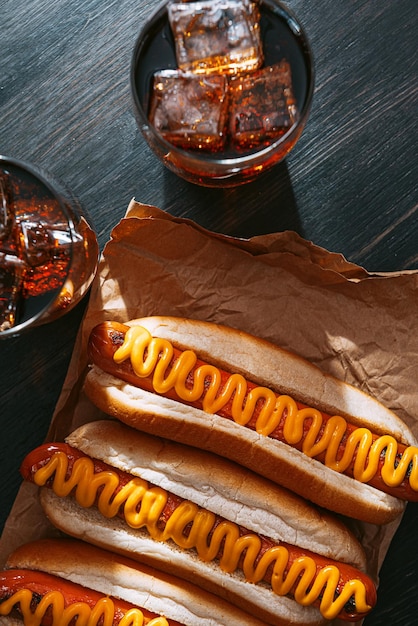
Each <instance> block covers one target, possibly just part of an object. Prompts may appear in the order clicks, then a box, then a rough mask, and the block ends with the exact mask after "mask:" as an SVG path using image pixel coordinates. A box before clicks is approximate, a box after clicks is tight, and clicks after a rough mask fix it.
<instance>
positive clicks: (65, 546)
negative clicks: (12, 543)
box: [0, 539, 264, 626]
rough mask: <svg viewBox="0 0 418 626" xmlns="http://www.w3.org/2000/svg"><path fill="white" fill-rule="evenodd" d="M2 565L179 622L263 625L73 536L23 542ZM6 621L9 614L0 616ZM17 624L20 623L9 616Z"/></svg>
mask: <svg viewBox="0 0 418 626" xmlns="http://www.w3.org/2000/svg"><path fill="white" fill-rule="evenodd" d="M6 568H8V569H11V568H18V569H26V570H35V571H40V572H45V573H48V574H52V575H54V576H57V577H59V578H62V579H64V580H66V581H71V582H73V583H77V584H79V585H82V586H83V587H85V588H86V589H93V590H95V591H98V592H100V593H103V594H104V595H108V596H112V597H115V598H119V599H121V600H125V601H127V602H129V603H131V604H133V605H135V606H137V607H139V608H141V609H147V610H148V611H151V612H152V613H156V614H157V615H164V616H165V617H167V618H169V619H171V620H175V621H176V622H180V624H184V625H185V626H222V625H223V626H242V625H243V624H248V626H263V624H264V622H262V621H260V620H259V619H257V618H255V617H253V616H251V615H248V614H247V613H245V612H244V611H242V610H240V609H239V608H237V607H235V606H233V605H232V604H230V603H228V602H226V601H224V600H223V599H221V598H219V597H215V596H213V595H212V594H210V593H208V592H207V591H204V590H203V589H201V588H199V587H197V586H195V585H193V584H191V583H188V582H185V581H184V580H181V579H179V578H177V577H175V576H171V575H169V574H166V573H163V572H161V571H159V570H156V569H154V568H151V567H147V566H146V565H144V564H140V563H138V562H135V561H133V560H131V559H128V558H125V557H123V556H120V555H117V554H115V553H111V552H108V551H106V550H102V549H99V548H97V547H95V546H92V545H90V544H88V543H84V542H81V541H78V540H74V539H43V540H38V541H34V542H31V543H27V544H24V545H23V546H21V547H20V548H18V549H17V550H15V551H14V552H13V553H12V554H11V555H10V556H9V558H8V560H7V563H6ZM2 620H10V621H7V622H6V621H5V622H4V623H5V624H6V623H7V624H11V623H13V621H12V620H13V618H10V617H9V618H6V617H0V623H2V624H3V622H2ZM15 622H16V623H19V624H20V626H21V624H22V622H21V621H20V620H15Z"/></svg>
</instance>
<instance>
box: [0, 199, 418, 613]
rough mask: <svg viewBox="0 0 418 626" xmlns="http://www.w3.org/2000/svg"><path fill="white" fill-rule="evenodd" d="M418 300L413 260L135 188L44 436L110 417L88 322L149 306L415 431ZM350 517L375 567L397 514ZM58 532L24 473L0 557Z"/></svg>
mask: <svg viewBox="0 0 418 626" xmlns="http://www.w3.org/2000/svg"><path fill="white" fill-rule="evenodd" d="M417 311H418V273H417V272H400V273H389V274H388V273H385V274H383V273H382V274H370V273H368V272H366V271H365V270H364V269H363V268H361V267H359V266H357V265H354V264H352V263H349V262H347V261H346V260H345V259H344V258H343V257H342V256H341V255H339V254H334V253H330V252H328V251H326V250H324V249H322V248H320V247H318V246H315V245H314V244H312V243H311V242H308V241H306V240H304V239H302V238H301V237H299V236H298V235H297V234H296V233H294V232H283V233H274V234H270V235H267V236H259V237H254V238H252V239H249V240H242V239H234V238H230V237H227V236H223V235H219V234H216V233H213V232H208V231H206V230H204V229H203V228H201V227H199V226H198V225H197V224H195V223H194V222H190V221H188V220H185V219H179V218H173V217H172V216H170V215H168V214H167V213H164V212H163V211H160V210H159V209H157V208H155V207H152V206H148V205H143V204H139V203H137V202H136V201H134V200H132V202H131V203H130V205H129V207H128V210H127V213H126V216H125V218H124V219H122V220H121V222H120V223H119V224H118V225H117V226H116V227H115V228H114V229H113V231H112V234H111V239H110V241H109V242H108V243H107V244H106V246H105V249H104V252H103V255H102V258H101V262H100V266H99V271H98V274H97V276H96V278H95V281H94V283H93V286H92V291H91V296H90V301H89V305H88V308H87V311H86V314H85V317H84V320H83V323H82V325H81V328H80V331H79V334H78V338H77V341H76V345H75V348H74V352H73V356H72V360H71V363H70V367H69V370H68V374H67V377H66V380H65V383H64V386H63V389H62V392H61V395H60V398H59V400H58V404H57V407H56V410H55V412H54V416H53V419H52V422H51V426H50V430H49V433H48V436H47V439H48V440H62V439H63V438H64V437H65V436H66V435H67V434H68V433H69V432H70V431H71V430H73V429H74V428H75V427H77V426H79V425H80V424H82V423H85V422H87V421H91V420H93V419H99V418H102V417H103V415H102V414H101V413H100V412H99V411H98V410H97V409H96V408H95V407H93V406H92V404H91V403H90V401H89V400H88V399H87V398H86V397H85V395H84V394H83V380H84V375H85V372H86V368H87V355H86V341H87V337H88V335H89V332H90V330H91V328H92V327H93V326H94V325H95V324H97V323H99V322H101V321H103V320H111V319H113V320H119V321H122V322H123V321H126V320H129V319H132V318H135V317H142V316H146V315H176V316H183V317H191V318H196V319H202V320H208V321H212V322H218V323H223V324H226V325H229V326H232V327H235V328H239V329H242V330H245V331H247V332H249V333H252V334H254V335H256V336H259V337H262V338H264V339H267V340H269V341H272V342H274V343H276V344H279V345H281V346H283V347H284V348H286V349H288V350H291V351H293V352H295V353H297V354H299V355H301V356H303V357H305V358H307V359H308V360H310V361H311V362H312V363H315V364H316V365H318V366H319V367H320V368H322V369H323V370H324V371H325V372H328V373H330V374H333V375H335V376H337V377H338V378H340V379H342V380H345V381H347V382H349V383H351V384H353V385H355V386H357V387H360V388H361V389H363V390H364V391H366V392H368V393H370V394H371V395H373V396H375V397H376V398H378V399H379V400H380V401H381V402H383V403H384V404H385V405H386V406H387V407H389V408H390V409H392V410H393V411H395V413H397V414H398V415H399V417H400V418H401V419H403V420H404V421H405V422H406V423H407V424H408V425H409V426H410V427H411V429H412V430H413V432H414V433H415V435H418V421H417V416H418V394H417V393H414V391H416V390H415V389H411V381H412V382H413V381H415V380H416V376H415V373H416V372H417V371H418V316H417ZM346 521H347V523H348V525H349V526H351V528H352V529H353V530H354V532H355V533H356V535H357V537H358V538H359V540H360V541H361V542H362V544H363V546H364V548H365V550H366V553H367V558H368V567H369V574H370V575H371V576H372V577H374V578H375V579H377V578H378V572H379V569H380V567H381V565H382V562H383V559H384V557H385V554H386V552H387V549H388V547H389V544H390V541H391V539H392V537H393V534H394V532H395V531H396V528H397V527H398V525H399V522H400V519H399V520H396V521H395V522H393V523H391V524H389V525H387V526H384V527H377V526H374V525H371V524H364V523H360V522H355V521H353V520H346ZM54 534H56V533H55V531H54V529H53V528H51V526H50V525H49V523H48V521H47V520H46V519H45V517H44V515H43V513H42V511H41V509H40V507H39V503H38V500H37V489H36V488H35V487H34V486H33V485H28V484H23V485H22V487H21V489H20V491H19V494H18V496H17V498H16V502H15V504H14V507H13V509H12V512H11V514H10V516H9V519H8V520H7V523H6V527H5V530H4V533H3V536H2V538H1V540H0V565H3V564H4V561H5V559H6V557H7V555H8V554H9V552H10V551H11V550H12V549H14V548H15V547H17V546H18V545H21V544H22V543H24V542H26V541H30V540H33V539H37V538H40V537H45V536H51V535H54ZM334 624H335V625H337V624H340V622H339V621H338V620H336V621H334Z"/></svg>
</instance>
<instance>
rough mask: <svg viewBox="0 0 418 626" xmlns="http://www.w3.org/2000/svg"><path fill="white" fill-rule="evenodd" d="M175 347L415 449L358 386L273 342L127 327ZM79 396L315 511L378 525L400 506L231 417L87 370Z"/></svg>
mask: <svg viewBox="0 0 418 626" xmlns="http://www.w3.org/2000/svg"><path fill="white" fill-rule="evenodd" d="M129 325H140V326H143V327H144V328H146V329H147V330H149V331H150V333H151V334H152V335H153V336H158V337H162V338H165V339H168V340H169V341H171V342H172V343H173V344H174V345H175V346H176V347H179V348H180V349H191V350H194V351H195V352H196V353H197V354H198V355H199V358H202V359H207V360H208V361H209V362H210V363H212V364H214V365H216V366H219V367H222V368H224V369H226V370H227V371H233V372H237V373H241V374H242V375H243V376H245V377H246V378H247V379H248V380H251V381H252V382H254V383H256V384H258V385H262V386H266V387H269V388H272V389H280V393H282V394H288V395H290V396H292V397H295V398H297V399H298V400H300V401H301V402H303V403H305V404H307V405H312V406H317V407H318V405H319V407H320V408H321V409H322V410H323V411H326V412H328V413H329V414H331V415H334V414H337V415H341V416H342V417H345V418H346V419H349V421H350V422H351V423H353V424H354V425H357V426H365V427H367V428H370V429H371V430H373V431H374V432H375V433H377V434H384V433H389V434H391V435H393V437H395V438H396V439H397V440H398V441H399V442H402V443H404V444H405V445H416V441H415V439H414V437H413V435H412V433H411V432H410V430H409V428H408V427H407V425H406V424H405V423H404V422H403V421H402V420H400V419H399V418H398V417H397V416H396V415H395V414H394V413H393V412H392V411H390V410H388V409H387V408H386V407H384V406H383V405H382V404H380V403H379V402H377V401H376V400H375V399H373V398H372V397H370V396H368V395H366V394H365V393H363V392H362V391H360V390H359V389H357V388H355V387H353V386H351V385H348V384H347V383H344V382H342V381H339V380H337V379H336V378H333V377H331V376H329V375H326V374H324V373H323V372H321V371H320V370H319V369H318V368H317V367H316V366H314V365H312V364H311V363H308V362H307V361H305V360H304V359H301V358H300V357H298V356H296V355H294V354H291V353H289V352H287V351H285V350H283V349H281V348H279V347H277V346H275V345H272V344H270V343H268V342H266V341H263V340H261V339H258V338H255V337H252V336H251V335H248V334H247V333H244V332H241V331H237V330H234V329H231V328H227V327H225V326H221V325H216V324H211V323H207V322H201V321H196V320H189V319H183V318H174V317H161V316H160V317H148V318H142V319H138V320H133V321H131V322H129ZM85 391H86V393H87V395H88V396H89V398H90V399H91V400H92V402H93V403H94V404H95V405H97V406H98V407H99V408H100V409H101V410H102V411H104V412H105V413H107V414H109V415H112V416H114V417H116V418H117V419H119V420H121V421H122V422H124V423H126V424H128V425H129V426H132V427H133V428H136V429H138V430H142V431H145V432H149V433H152V434H156V435H159V436H164V437H166V438H170V439H172V440H174V441H178V442H182V443H186V444H188V445H192V446H196V447H198V448H202V449H206V450H209V451H211V452H215V453H217V454H222V455H225V456H227V457H228V458H229V459H231V460H233V461H235V462H237V463H239V464H242V465H244V466H246V467H248V468H249V469H251V470H253V471H255V472H258V473H259V474H261V475H263V476H265V477H267V478H269V479H270V480H273V481H275V482H279V483H280V484H282V485H283V486H284V487H286V488H288V489H291V490H293V491H295V492H297V493H298V494H299V495H301V496H302V497H304V498H307V499H310V500H312V501H314V502H315V503H316V504H319V505H320V506H322V507H325V508H328V509H330V510H333V511H336V512H338V513H341V514H343V515H347V516H354V517H356V518H357V519H360V520H363V521H366V522H372V523H376V524H384V523H387V522H389V521H391V520H393V519H395V518H396V517H397V516H398V515H399V514H401V513H402V512H403V511H404V509H405V502H404V501H403V500H401V499H399V498H397V497H394V496H393V495H389V494H387V493H384V492H383V491H380V490H378V489H376V488H374V487H372V486H370V485H367V484H364V483H361V482H359V481H357V480H354V479H353V478H351V477H349V476H346V475H344V474H341V473H338V472H336V471H334V470H331V469H329V468H328V467H326V466H325V465H323V464H322V463H320V462H319V461H317V460H315V459H312V458H310V457H308V456H307V455H305V454H304V453H302V452H299V451H298V450H296V449H295V448H291V447H290V446H288V445H286V444H285V443H282V442H280V441H277V440H273V439H271V438H269V437H265V436H260V435H259V434H258V433H257V432H255V431H253V430H250V429H249V428H244V427H242V426H240V425H239V424H237V423H235V422H234V421H232V420H226V419H223V418H220V417H219V416H217V415H213V414H208V413H205V412H204V411H202V410H201V409H199V408H194V407H191V406H187V405H185V404H182V403H181V402H178V401H176V400H172V399H170V398H167V397H163V396H159V395H157V394H155V393H152V392H148V391H144V390H142V389H140V388H138V387H135V386H133V385H132V384H129V383H126V382H123V381H122V380H121V379H120V378H117V377H116V376H113V375H112V374H108V373H105V372H104V371H103V370H102V369H100V368H99V367H98V366H96V365H93V366H92V367H91V369H90V371H89V372H88V374H87V377H86V381H85Z"/></svg>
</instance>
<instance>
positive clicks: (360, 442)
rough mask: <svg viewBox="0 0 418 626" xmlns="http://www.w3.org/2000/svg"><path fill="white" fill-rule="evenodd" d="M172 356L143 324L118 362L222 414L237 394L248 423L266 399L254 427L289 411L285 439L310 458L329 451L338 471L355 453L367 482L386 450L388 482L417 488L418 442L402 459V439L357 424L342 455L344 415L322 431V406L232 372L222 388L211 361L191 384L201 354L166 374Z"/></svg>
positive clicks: (240, 418) (159, 387) (264, 427)
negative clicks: (306, 427)
mask: <svg viewBox="0 0 418 626" xmlns="http://www.w3.org/2000/svg"><path fill="white" fill-rule="evenodd" d="M173 356H174V348H173V345H172V344H171V342H170V341H168V340H166V339H162V338H158V337H152V335H151V333H150V332H149V331H148V330H147V329H145V328H143V327H142V326H132V327H130V328H129V330H128V331H127V332H126V334H125V339H124V343H123V344H122V345H121V346H120V347H119V348H118V349H117V350H116V352H115V354H114V357H113V358H114V360H115V362H116V363H122V362H123V361H125V360H126V359H128V358H129V359H130V361H131V364H132V368H133V370H134V372H135V374H136V375H137V376H138V377H139V378H145V377H148V376H152V385H153V388H154V390H155V392H156V393H160V394H163V393H167V392H168V391H170V390H171V389H174V390H175V392H176V394H177V395H178V396H179V398H181V399H182V400H184V401H185V402H196V401H198V400H201V401H202V408H203V410H204V411H206V412H207V413H210V414H215V413H218V412H219V411H220V410H221V409H222V408H223V407H224V406H225V405H226V404H227V403H228V402H229V401H230V400H231V398H232V418H233V420H234V421H235V422H236V423H237V424H240V425H242V426H245V425H246V424H248V422H249V421H250V420H251V418H252V416H253V413H254V410H255V406H256V404H257V402H258V401H259V400H261V399H263V400H264V401H265V402H264V405H263V407H262V409H261V411H260V414H259V416H258V417H257V421H256V425H255V429H256V432H257V433H259V434H261V435H263V436H265V437H268V436H269V435H270V434H271V433H272V432H273V431H274V430H275V429H276V428H277V426H278V425H279V424H280V422H281V420H282V419H283V416H284V414H285V413H286V417H285V419H284V428H283V436H284V439H285V442H286V443H288V444H289V445H295V444H298V443H299V442H301V441H302V440H303V441H302V451H303V452H304V453H305V454H306V455H307V456H309V457H311V458H316V457H318V456H320V455H321V454H325V459H324V464H325V465H326V466H327V467H329V468H331V469H333V470H335V471H336V472H339V473H344V472H345V471H346V470H347V469H348V468H349V467H350V465H351V464H352V463H353V459H354V457H355V460H354V470H353V475H354V478H355V479H356V480H358V481H360V482H363V483H367V482H369V481H370V480H372V478H373V477H374V476H375V475H376V473H377V471H378V466H379V461H380V456H381V454H382V453H384V460H383V466H382V469H381V476H382V479H383V482H384V483H385V484H386V485H388V486H389V487H399V485H401V484H402V483H403V481H404V480H405V479H406V478H408V480H409V484H410V486H411V488H412V489H413V490H414V491H418V447H417V446H408V447H407V448H406V449H405V450H404V452H403V453H402V456H401V458H397V456H399V455H398V442H397V441H396V439H395V438H394V437H392V436H391V435H382V436H380V437H378V438H377V439H376V440H375V441H374V442H373V438H372V433H371V431H370V430H369V429H368V428H356V429H355V430H354V431H352V432H351V433H350V434H349V435H348V437H347V440H346V442H345V447H344V452H343V454H342V456H341V452H340V445H341V442H342V440H343V437H344V436H345V433H346V430H347V421H346V420H345V419H344V418H343V417H341V416H339V415H334V416H331V417H330V419H328V420H327V421H326V423H325V426H324V430H323V432H322V434H320V431H321V428H322V426H323V422H324V418H323V415H322V413H321V412H320V411H319V410H317V409H314V408H310V407H307V408H302V409H298V407H297V404H296V402H295V400H294V399H293V398H291V397H290V396H288V395H277V394H275V393H274V392H273V391H272V390H271V389H268V388H267V387H262V386H258V387H255V388H254V389H251V390H250V391H249V392H248V393H247V382H246V380H245V378H244V377H243V376H242V375H241V374H231V375H230V376H229V378H228V380H227V382H226V385H225V387H224V388H223V389H222V390H220V385H221V372H220V370H219V368H217V367H216V366H214V365H209V364H205V365H202V366H200V367H198V368H197V369H196V370H195V371H194V372H193V384H192V385H191V387H190V388H188V387H186V380H187V378H188V376H189V374H190V373H191V371H192V369H193V368H194V366H195V364H196V362H197V356H196V354H195V353H194V352H193V351H192V350H185V351H183V352H181V354H180V356H179V357H178V359H177V360H176V361H175V363H174V365H173V367H172V369H171V370H170V371H169V372H167V370H168V367H169V365H170V362H171V360H172V358H173ZM205 380H206V388H205ZM305 420H311V424H310V426H309V430H308V432H307V434H306V435H305V438H304V429H303V427H304V422H305ZM339 457H341V458H339ZM408 474H409V476H408V477H407V475H408Z"/></svg>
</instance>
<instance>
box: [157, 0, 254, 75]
mask: <svg viewBox="0 0 418 626" xmlns="http://www.w3.org/2000/svg"><path fill="white" fill-rule="evenodd" d="M168 17H169V22H170V26H171V30H172V32H173V36H174V40H175V50H176V58H177V64H178V67H179V68H180V69H181V70H183V71H191V72H196V73H210V72H217V73H227V74H236V73H237V72H242V71H247V70H248V71H250V70H253V69H256V68H258V67H260V66H261V65H262V62H263V50H262V43H261V38H260V24H259V20H260V11H259V6H258V3H257V2H254V1H250V0H243V1H242V0H240V1H238V0H200V1H198V2H170V3H169V5H168Z"/></svg>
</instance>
